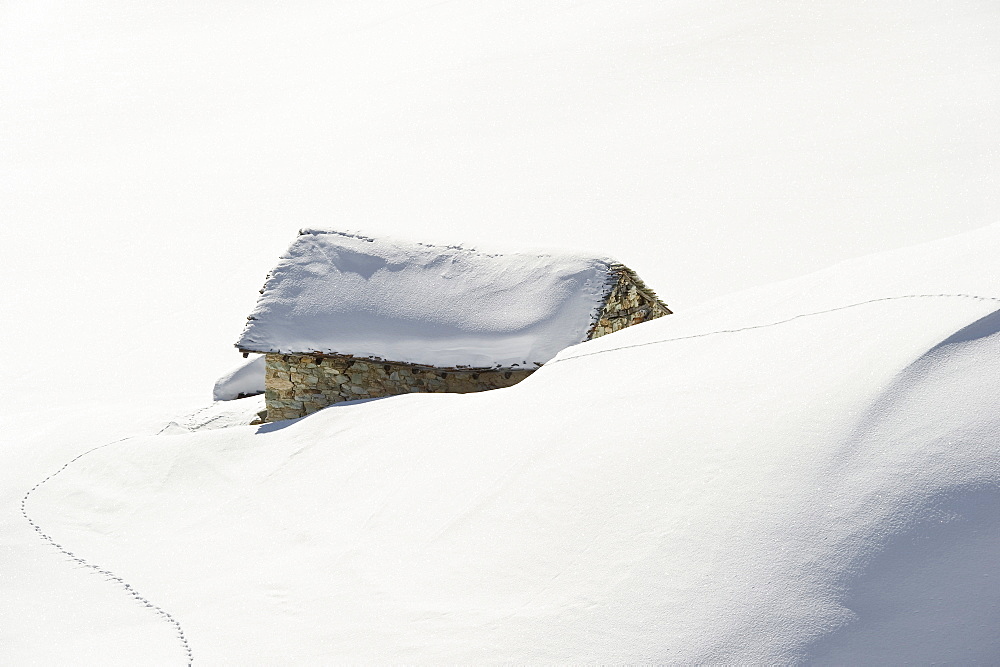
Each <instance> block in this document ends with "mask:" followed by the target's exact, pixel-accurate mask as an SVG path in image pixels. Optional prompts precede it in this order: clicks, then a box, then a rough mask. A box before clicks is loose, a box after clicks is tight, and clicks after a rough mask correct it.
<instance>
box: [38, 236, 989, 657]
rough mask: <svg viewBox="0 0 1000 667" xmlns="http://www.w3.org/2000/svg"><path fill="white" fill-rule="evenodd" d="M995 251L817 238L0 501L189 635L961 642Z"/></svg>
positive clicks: (449, 652) (151, 444) (707, 647)
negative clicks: (556, 349) (500, 377)
mask: <svg viewBox="0 0 1000 667" xmlns="http://www.w3.org/2000/svg"><path fill="white" fill-rule="evenodd" d="M998 252H1000V225H998V226H994V227H990V228H988V229H985V230H982V231H979V232H976V233H973V234H969V235H965V236H962V237H957V238H955V239H950V240H947V241H945V242H940V243H935V244H930V245H927V246H918V247H915V248H911V249H907V250H905V251H899V252H895V253H888V254H883V255H880V256H876V257H871V258H864V259H862V260H857V261H854V262H848V263H845V264H842V265H839V266H837V267H834V268H833V269H830V270H828V271H825V272H822V273H820V274H817V275H815V276H807V277H805V278H803V279H799V280H795V281H789V282H786V283H782V284H776V285H773V286H770V287H768V288H765V289H761V290H757V291H756V292H744V293H740V294H735V295H733V296H731V297H728V298H726V299H723V300H721V301H717V302H715V303H714V304H711V305H707V306H706V307H704V308H702V309H700V310H699V311H697V312H691V313H688V314H684V313H679V314H677V315H675V316H672V317H670V318H664V319H663V320H658V321H654V322H651V323H647V324H644V325H641V326H638V327H635V328H634V329H632V330H628V331H626V332H623V333H619V334H615V335H613V336H608V337H605V338H603V339H598V340H596V341H592V342H589V343H584V344H581V345H578V346H575V347H573V348H570V349H568V350H567V351H565V352H564V353H563V354H561V355H560V356H559V357H557V359H556V360H555V361H553V362H551V363H550V364H548V365H546V366H545V367H543V368H542V369H541V370H540V371H538V372H537V373H536V374H535V375H534V376H532V377H531V378H529V379H528V380H526V381H525V382H523V383H521V384H520V385H517V386H516V387H513V388H510V389H505V390H498V391H493V392H486V393H482V394H469V395H410V396H402V397H393V398H388V399H383V400H377V401H371V402H367V403H363V404H357V405H344V406H339V407H334V408H329V409H326V410H323V411H321V412H319V413H316V414H314V415H311V416H309V417H306V418H304V419H302V420H296V421H293V422H286V423H278V424H270V425H265V426H261V427H249V426H236V427H231V428H226V429H219V430H211V431H199V432H193V433H186V434H184V433H181V434H178V435H166V434H164V435H158V436H153V437H136V438H132V439H129V440H125V441H122V442H118V443H115V444H112V445H109V446H108V447H105V448H103V449H100V450H98V451H95V452H93V453H91V454H88V455H87V456H85V457H83V458H81V459H80V460H79V461H77V462H75V463H74V464H72V465H71V466H69V467H67V468H66V469H65V470H63V471H62V472H60V473H59V474H58V475H57V476H55V477H53V478H52V479H50V480H49V481H47V482H46V483H45V484H43V485H42V486H41V487H39V488H38V489H37V490H36V491H35V492H34V493H32V495H31V497H30V498H29V501H28V503H27V511H28V514H29V515H30V516H31V518H32V520H33V521H35V522H36V523H37V524H38V525H39V526H43V527H46V530H48V531H50V532H51V535H52V536H53V539H54V540H57V541H58V542H59V543H60V544H64V545H72V550H73V551H74V553H75V554H77V555H78V556H79V555H82V557H84V558H85V559H87V560H88V561H90V562H93V563H98V564H101V566H102V567H104V568H107V569H108V570H109V571H112V572H114V573H115V574H114V576H115V577H120V578H121V579H122V581H123V582H125V583H120V582H119V581H118V580H117V579H115V580H112V581H111V582H110V583H109V584H108V585H109V586H110V587H113V588H118V589H119V592H120V593H122V594H123V595H126V594H127V592H126V591H124V590H122V589H123V588H124V586H125V585H126V584H127V585H128V586H130V587H134V588H135V589H136V590H138V591H141V593H142V595H143V596H145V597H146V598H148V599H149V600H151V601H154V602H155V604H156V605H158V606H161V607H162V608H163V609H164V610H168V612H169V613H170V614H171V615H172V616H171V618H175V619H177V620H178V621H179V623H180V624H181V625H182V626H183V630H184V633H185V637H186V638H187V640H188V641H189V642H190V647H191V650H192V651H193V654H194V656H195V659H196V660H198V661H203V662H205V663H208V664H212V663H220V662H222V663H225V662H229V663H233V662H235V663H254V664H279V663H287V662H295V663H298V664H329V663H337V662H392V663H399V662H425V663H426V662H432V663H442V662H449V663H453V662H459V663H468V662H484V661H490V662H493V661H511V662H524V661H528V662H575V661H579V660H588V661H591V660H593V661H598V662H653V663H663V662H685V663H689V662H716V663H718V662H727V663H732V662H756V663H775V662H786V661H803V660H804V661H808V662H814V663H827V662H829V663H836V664H845V663H856V662H875V663H914V662H915V663H930V662H961V663H971V662H990V661H991V660H993V659H995V658H996V657H997V656H998V655H1000V642H998V639H997V637H998V635H997V633H996V628H997V627H998V625H1000V587H998V585H997V584H998V582H997V581H996V577H995V576H993V575H994V570H995V567H994V554H995V553H996V552H997V549H998V548H1000V449H998V448H997V444H996V443H997V442H998V439H1000V413H998V412H997V410H996V404H997V399H998V398H1000V395H998V392H997V389H996V377H997V374H998V372H1000V362H998V359H1000V318H998V315H997V314H998V313H1000V280H998V278H997V275H996V273H995V272H994V271H993V270H992V264H993V258H994V257H995V256H996V254H997V253H998ZM887 276H888V277H889V278H888V279H886V277H887ZM811 305H816V306H818V308H817V309H813V310H810V309H809V306H811ZM727 325H728V326H727ZM237 403H238V402H237ZM80 576H81V577H82V576H84V573H81V575H80ZM154 612H155V610H149V611H147V615H148V616H151V617H154V618H155V613H154ZM161 626H162V627H161V628H159V630H161V632H160V636H159V639H160V640H161V643H162V651H163V653H162V657H163V658H164V660H169V659H172V658H174V657H176V656H182V654H183V649H182V647H181V646H180V645H179V643H177V642H175V645H173V646H171V645H170V643H169V641H168V640H169V636H170V634H171V629H172V628H171V627H169V623H168V622H167V621H166V620H163V621H162V622H161ZM154 630H155V629H154V628H148V629H147V630H146V631H147V632H148V633H149V635H150V636H152V637H156V636H157V635H156V633H155V631H154Z"/></svg>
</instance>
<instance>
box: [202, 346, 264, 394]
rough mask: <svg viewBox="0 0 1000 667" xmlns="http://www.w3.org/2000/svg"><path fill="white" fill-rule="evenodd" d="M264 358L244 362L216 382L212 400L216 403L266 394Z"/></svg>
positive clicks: (255, 357)
mask: <svg viewBox="0 0 1000 667" xmlns="http://www.w3.org/2000/svg"><path fill="white" fill-rule="evenodd" d="M265 370H266V368H265V366H264V356H263V355H257V356H254V358H253V359H250V360H248V361H245V362H243V363H242V364H240V365H239V366H237V367H236V368H234V369H233V370H231V371H229V372H228V373H226V374H225V375H223V376H222V377H220V378H219V379H218V380H216V381H215V387H213V389H212V398H213V399H215V400H216V401H232V400H235V399H237V398H239V397H240V395H241V394H242V395H243V396H244V397H246V396H252V395H254V394H262V393H264V374H265Z"/></svg>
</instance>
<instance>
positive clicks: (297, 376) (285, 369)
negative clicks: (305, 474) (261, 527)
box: [264, 353, 534, 422]
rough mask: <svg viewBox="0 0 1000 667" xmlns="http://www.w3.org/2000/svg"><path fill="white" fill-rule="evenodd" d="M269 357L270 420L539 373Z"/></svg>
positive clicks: (503, 383)
mask: <svg viewBox="0 0 1000 667" xmlns="http://www.w3.org/2000/svg"><path fill="white" fill-rule="evenodd" d="M266 356H267V359H266V362H265V363H266V364H267V371H266V374H265V377H264V386H265V387H266V389H265V391H264V398H265V400H266V403H267V416H266V418H265V419H266V421H269V422H273V421H278V420H281V419H295V418H297V417H303V416H305V415H308V414H310V413H313V412H316V411H317V410H319V409H321V408H325V407H326V406H328V405H333V404H334V403H342V402H343V401H355V400H358V399H360V398H378V397H382V396H395V395H397V394H409V393H416V392H433V393H453V394H467V393H470V392H475V391H486V390H487V389H500V388H501V387H510V386H511V385H515V384H517V383H518V382H520V381H521V380H523V379H524V378H526V377H528V375H530V374H531V372H532V371H533V370H534V369H530V370H529V369H524V370H518V369H493V368H490V369H472V368H454V369H445V368H434V367H430V366H418V365H415V364H401V363H397V362H387V361H372V360H370V359H356V358H354V357H346V356H344V357H341V356H336V357H333V356H318V355H300V354H276V353H270V354H268V355H266Z"/></svg>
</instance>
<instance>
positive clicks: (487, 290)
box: [236, 229, 670, 421]
mask: <svg viewBox="0 0 1000 667" xmlns="http://www.w3.org/2000/svg"><path fill="white" fill-rule="evenodd" d="M260 293H261V296H260V299H259V300H258V302H257V306H256V308H255V309H254V311H253V313H252V314H251V315H250V316H249V317H248V318H247V320H248V322H247V325H246V328H245V329H244V331H243V335H242V336H241V337H240V340H239V341H238V342H237V343H236V347H237V348H238V349H239V350H240V351H241V352H243V355H244V356H247V355H249V354H250V353H260V354H264V355H266V361H265V364H266V374H265V382H264V387H265V391H264V393H265V400H266V406H267V414H266V418H265V419H266V421H278V420H281V419H293V418H296V417H302V416H304V415H307V414H309V413H312V412H315V411H316V410H319V409H321V408H323V407H326V406H328V405H331V404H334V403H339V402H342V401H350V400H357V399H362V398H376V397H381V396H390V395H395V394H405V393H411V392H457V393H466V392H474V391H484V390H487V389H498V388H501V387H509V386H511V385H514V384H517V383H518V382H520V381H521V380H523V379H524V378H526V377H527V376H528V375H530V374H531V373H532V372H533V371H534V370H535V369H537V368H538V367H539V366H541V365H542V364H544V363H545V362H546V361H548V360H549V359H551V358H552V357H554V356H555V355H556V354H557V353H558V352H559V351H560V350H562V349H563V348H565V347H568V346H570V345H574V344H576V343H580V342H583V341H586V340H590V339H592V338H597V337H598V336H603V335H605V334H609V333H613V332H615V331H618V330H619V329H623V328H625V327H627V326H631V325H633V324H638V323H640V322H644V321H646V320H651V319H654V318H657V317H662V316H663V315H668V314H670V310H669V309H668V308H667V306H666V304H664V303H663V302H662V301H660V300H659V299H658V298H657V297H656V294H654V293H653V291H652V290H650V289H649V288H648V287H646V286H645V284H643V282H642V280H640V279H639V277H638V276H636V274H635V273H634V272H633V271H632V270H631V269H629V268H627V267H626V266H624V265H623V264H620V263H618V262H616V261H614V260H611V259H608V258H595V257H589V256H586V255H573V254H547V253H538V254H531V253H523V254H522V253H505V254H497V253H487V252H481V251H478V250H473V249H469V248H464V247H461V246H435V245H428V244H423V243H409V242H402V241H398V240H395V239H385V238H382V239H376V238H371V237H366V236H362V235H359V234H348V233H342V232H336V231H332V230H322V229H303V230H301V231H300V232H299V235H298V237H297V238H296V239H295V241H294V242H293V243H292V245H291V246H290V247H289V249H288V251H287V253H286V254H285V255H284V256H282V257H281V259H280V261H279V262H278V264H277V266H276V267H275V268H274V269H273V270H272V271H271V273H270V274H269V275H268V278H267V282H266V283H265V285H264V288H263V289H262V290H261V292H260Z"/></svg>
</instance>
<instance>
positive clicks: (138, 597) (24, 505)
mask: <svg viewBox="0 0 1000 667" xmlns="http://www.w3.org/2000/svg"><path fill="white" fill-rule="evenodd" d="M129 439H130V438H121V439H119V440H114V441H112V442H109V443H106V444H104V445H99V446H97V447H94V448H92V449H88V450H87V451H85V452H83V453H82V454H79V455H77V456H75V457H73V458H72V459H70V460H69V461H67V462H66V463H65V464H63V466H62V467H61V468H59V469H58V470H56V471H55V472H54V473H52V474H51V475H49V476H48V477H46V478H45V479H43V480H41V481H40V482H38V483H37V484H35V485H34V486H33V487H31V488H30V489H28V491H27V492H26V493H25V494H24V496H23V497H22V498H21V515H22V516H23V517H24V520H25V521H27V522H28V525H30V526H31V527H32V529H33V530H34V531H35V532H36V533H37V534H38V537H39V538H41V539H42V540H44V541H45V542H47V543H49V544H51V545H52V546H53V547H55V548H56V549H57V550H58V551H59V552H60V553H62V554H63V555H65V556H68V557H69V558H70V559H72V561H73V562H74V563H76V564H78V565H82V566H83V567H85V568H88V569H90V570H92V571H94V572H96V573H98V574H100V575H103V576H104V577H106V578H107V580H108V581H110V582H113V583H115V584H117V585H118V586H120V587H121V588H122V590H123V591H124V592H125V593H126V594H127V595H129V596H131V597H132V598H133V599H134V600H135V601H136V602H137V603H139V604H140V605H142V606H144V607H147V608H148V609H150V610H151V611H152V612H153V613H155V614H156V615H157V616H159V617H160V618H161V619H163V620H164V621H165V622H167V623H169V624H170V625H172V626H173V627H174V628H175V629H176V631H177V640H178V642H179V643H180V645H181V648H182V649H183V651H184V655H185V657H186V659H187V664H188V665H190V664H192V662H193V661H194V654H193V653H192V651H191V645H190V644H189V643H188V639H187V635H185V634H184V628H183V627H181V623H180V621H178V620H177V619H176V618H175V617H174V616H173V615H172V614H171V613H170V612H168V611H166V610H165V609H163V608H162V607H160V606H159V605H157V604H155V603H153V602H152V601H151V600H149V599H148V598H146V597H145V596H143V595H142V594H141V593H140V592H139V591H138V590H136V589H135V587H133V586H132V584H130V583H128V582H127V581H125V579H123V578H122V577H119V576H118V575H116V574H115V573H114V572H112V571H111V570H109V569H107V568H105V567H103V566H101V565H98V564H96V563H91V562H90V561H88V560H87V559H86V558H83V557H82V556H79V555H77V554H76V553H74V552H72V551H70V550H69V549H68V548H67V547H65V546H63V545H62V544H60V543H59V542H56V540H55V538H54V537H52V536H51V535H49V534H48V533H46V532H45V530H44V529H43V528H42V527H41V526H40V525H38V524H37V523H36V522H35V521H34V519H32V518H31V515H30V514H29V513H28V500H29V499H30V498H31V495H32V494H33V493H34V492H35V491H36V490H37V489H38V488H40V487H41V486H42V485H44V484H47V483H48V482H49V481H50V480H51V479H53V478H54V477H56V476H57V475H59V474H60V473H62V472H63V471H64V470H66V469H67V468H69V467H70V466H71V465H73V464H74V463H76V462H77V461H79V460H80V459H82V458H84V457H85V456H88V455H89V454H92V453H94V452H96V451H98V450H100V449H104V448H105V447H110V446H112V445H116V444H118V443H121V442H124V441H126V440H129ZM95 612H96V610H95Z"/></svg>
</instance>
